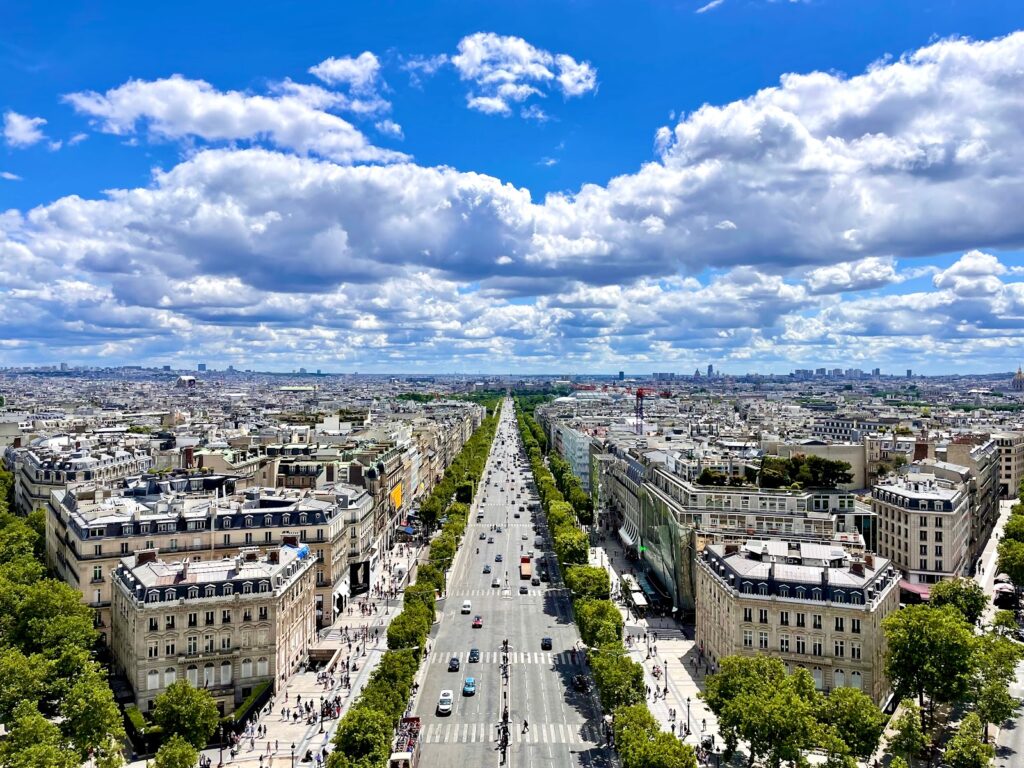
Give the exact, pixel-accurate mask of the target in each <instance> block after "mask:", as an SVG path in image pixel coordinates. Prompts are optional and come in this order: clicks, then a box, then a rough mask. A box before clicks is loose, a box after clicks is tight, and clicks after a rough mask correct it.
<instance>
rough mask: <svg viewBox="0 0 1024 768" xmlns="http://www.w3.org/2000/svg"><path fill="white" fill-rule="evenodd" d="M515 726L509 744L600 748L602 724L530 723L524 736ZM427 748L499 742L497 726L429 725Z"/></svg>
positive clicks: (425, 729) (423, 733)
mask: <svg viewBox="0 0 1024 768" xmlns="http://www.w3.org/2000/svg"><path fill="white" fill-rule="evenodd" d="M518 725H519V726H520V727H516V726H517V724H516V723H515V722H513V727H512V728H511V729H510V733H509V743H510V744H512V745H513V746H514V745H516V744H598V743H600V742H601V725H600V724H599V723H575V724H573V723H530V728H529V730H528V731H527V732H526V733H523V730H522V727H521V723H520V724H518ZM420 740H421V741H422V742H423V743H424V744H474V743H480V742H495V743H496V742H497V741H498V724H497V723H444V722H442V723H427V724H426V725H424V726H423V729H422V730H421V731H420Z"/></svg>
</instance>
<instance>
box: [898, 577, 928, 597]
mask: <svg viewBox="0 0 1024 768" xmlns="http://www.w3.org/2000/svg"><path fill="white" fill-rule="evenodd" d="M900 589H905V590H907V592H913V593H914V594H915V595H917V596H918V597H920V598H921V599H922V600H927V599H928V598H929V597H931V594H932V593H931V587H930V585H928V584H914V583H913V582H911V581H907V580H906V579H900Z"/></svg>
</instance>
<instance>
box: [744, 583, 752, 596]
mask: <svg viewBox="0 0 1024 768" xmlns="http://www.w3.org/2000/svg"><path fill="white" fill-rule="evenodd" d="M743 594H745V595H752V594H754V585H753V584H751V583H750V582H749V581H744V582H743Z"/></svg>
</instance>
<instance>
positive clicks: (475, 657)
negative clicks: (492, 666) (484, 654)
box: [469, 648, 480, 664]
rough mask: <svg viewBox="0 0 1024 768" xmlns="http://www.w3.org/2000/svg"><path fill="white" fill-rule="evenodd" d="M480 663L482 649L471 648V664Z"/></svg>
mask: <svg viewBox="0 0 1024 768" xmlns="http://www.w3.org/2000/svg"><path fill="white" fill-rule="evenodd" d="M478 661H480V649H479V648H470V649H469V663H470V664H476V663H477V662H478Z"/></svg>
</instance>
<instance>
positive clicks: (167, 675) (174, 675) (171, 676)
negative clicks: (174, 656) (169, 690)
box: [164, 667, 178, 686]
mask: <svg viewBox="0 0 1024 768" xmlns="http://www.w3.org/2000/svg"><path fill="white" fill-rule="evenodd" d="M177 679H178V671H177V670H176V669H175V668H174V667H168V668H167V669H166V670H165V671H164V685H165V686H169V685H174V681H175V680H177Z"/></svg>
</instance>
